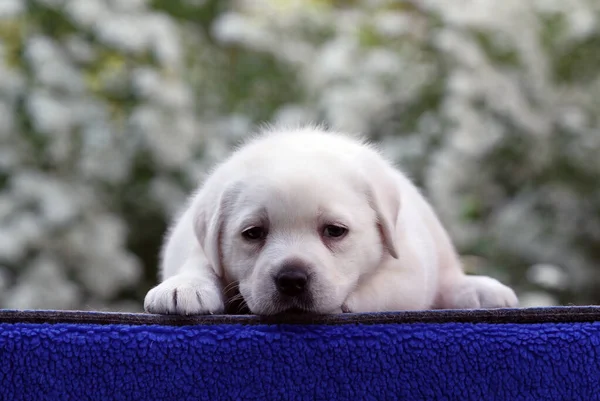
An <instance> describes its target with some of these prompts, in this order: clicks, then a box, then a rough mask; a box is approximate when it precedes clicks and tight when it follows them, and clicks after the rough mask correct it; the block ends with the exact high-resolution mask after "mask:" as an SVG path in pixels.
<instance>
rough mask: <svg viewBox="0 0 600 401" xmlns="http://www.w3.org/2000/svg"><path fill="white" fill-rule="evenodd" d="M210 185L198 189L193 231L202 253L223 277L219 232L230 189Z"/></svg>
mask: <svg viewBox="0 0 600 401" xmlns="http://www.w3.org/2000/svg"><path fill="white" fill-rule="evenodd" d="M220 186H221V185H219V186H215V185H212V188H211V187H205V188H203V189H201V190H200V192H199V193H198V196H197V198H196V202H195V205H194V206H193V207H194V208H195V218H194V232H195V234H196V238H197V240H198V243H199V244H200V247H201V248H202V250H203V251H204V255H205V256H206V259H207V260H208V263H209V264H210V266H211V268H212V269H213V271H214V272H215V274H216V275H217V276H218V277H223V266H222V264H221V233H222V231H223V224H224V222H225V218H226V215H227V212H228V210H229V207H228V205H229V203H230V202H231V196H232V191H231V190H228V189H225V190H222V189H217V188H216V187H220Z"/></svg>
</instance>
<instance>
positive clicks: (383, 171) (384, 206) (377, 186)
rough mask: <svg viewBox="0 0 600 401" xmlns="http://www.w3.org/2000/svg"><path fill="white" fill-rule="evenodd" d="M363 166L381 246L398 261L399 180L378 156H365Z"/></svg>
mask: <svg viewBox="0 0 600 401" xmlns="http://www.w3.org/2000/svg"><path fill="white" fill-rule="evenodd" d="M363 166H364V168H365V176H366V179H367V182H368V189H367V193H368V196H369V201H370V203H371V207H372V208H373V210H375V213H376V214H377V220H378V223H379V227H380V229H381V235H382V237H383V244H384V246H385V247H386V248H387V250H388V252H389V253H390V255H391V256H392V257H393V258H395V259H398V244H397V242H396V241H397V238H396V236H397V235H396V229H397V221H398V215H399V213H400V203H401V202H400V182H399V179H398V177H396V174H395V172H394V171H393V168H392V167H391V166H389V165H387V163H386V162H385V161H384V160H382V159H381V158H380V156H379V155H376V154H371V155H367V156H366V157H365V159H364V165H363Z"/></svg>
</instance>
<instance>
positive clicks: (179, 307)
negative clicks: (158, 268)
mask: <svg viewBox="0 0 600 401" xmlns="http://www.w3.org/2000/svg"><path fill="white" fill-rule="evenodd" d="M144 309H145V310H146V312H148V313H156V314H161V315H207V314H211V315H212V314H220V313H223V311H224V310H225V304H224V299H223V293H222V291H221V290H220V288H219V286H218V285H217V283H215V282H214V281H212V280H210V279H205V278H201V277H195V276H191V277H190V276H173V277H170V278H168V279H167V280H165V281H163V282H162V283H160V284H159V285H157V286H156V287H154V288H153V289H151V290H150V291H148V294H146V299H145V300H144Z"/></svg>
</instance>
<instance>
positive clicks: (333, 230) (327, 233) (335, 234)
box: [323, 224, 348, 238]
mask: <svg viewBox="0 0 600 401" xmlns="http://www.w3.org/2000/svg"><path fill="white" fill-rule="evenodd" d="M346 233H348V229H347V228H346V227H342V226H337V225H335V224H329V225H326V226H325V227H324V228H323V236H324V237H329V238H341V237H343V236H344V235H346Z"/></svg>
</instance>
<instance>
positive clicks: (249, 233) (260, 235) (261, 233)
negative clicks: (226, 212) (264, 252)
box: [242, 227, 267, 241]
mask: <svg viewBox="0 0 600 401" xmlns="http://www.w3.org/2000/svg"><path fill="white" fill-rule="evenodd" d="M242 237H244V239H245V240H246V241H260V240H263V239H265V238H266V237H267V230H265V229H264V228H262V227H249V228H247V229H245V230H244V231H242Z"/></svg>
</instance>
